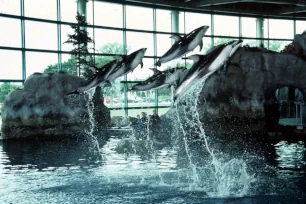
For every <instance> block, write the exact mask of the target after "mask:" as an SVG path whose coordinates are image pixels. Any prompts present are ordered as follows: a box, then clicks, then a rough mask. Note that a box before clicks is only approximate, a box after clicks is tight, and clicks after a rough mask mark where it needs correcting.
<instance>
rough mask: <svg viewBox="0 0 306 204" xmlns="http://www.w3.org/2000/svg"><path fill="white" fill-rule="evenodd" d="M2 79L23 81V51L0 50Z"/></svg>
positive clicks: (0, 73) (0, 76) (0, 77)
mask: <svg viewBox="0 0 306 204" xmlns="http://www.w3.org/2000/svg"><path fill="white" fill-rule="evenodd" d="M0 62H1V68H0V79H15V80H18V79H22V56H21V51H12V50H0Z"/></svg>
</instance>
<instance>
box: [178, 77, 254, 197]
mask: <svg viewBox="0 0 306 204" xmlns="http://www.w3.org/2000/svg"><path fill="white" fill-rule="evenodd" d="M204 85H205V80H202V81H201V82H199V83H197V84H196V85H195V87H193V88H192V89H191V90H190V91H189V92H188V93H186V95H185V96H184V98H182V99H181V102H180V103H182V104H183V105H181V106H180V109H178V107H177V106H176V107H175V110H176V116H177V119H178V123H179V126H180V129H181V132H182V136H183V141H184V142H183V145H184V147H185V151H186V155H187V157H188V160H189V168H190V170H191V172H189V173H191V175H190V177H191V181H192V182H191V183H190V184H189V188H188V190H193V191H194V190H204V191H205V192H206V193H207V194H208V195H209V196H212V197H228V196H234V197H241V196H245V195H246V194H247V193H248V191H249V189H250V187H251V184H252V183H253V182H254V181H255V176H254V175H249V173H248V172H247V164H246V162H245V161H244V160H242V159H238V158H231V159H228V160H226V159H225V157H224V155H222V154H218V152H216V151H214V150H213V149H211V145H209V140H208V138H207V136H206V134H205V130H204V127H203V125H202V122H201V121H200V116H199V112H198V104H199V98H200V97H199V96H200V93H201V90H202V88H203V87H204ZM187 131H188V132H187ZM190 133H191V134H196V135H198V136H199V137H198V139H197V141H193V142H197V146H198V147H199V148H204V150H205V151H206V152H207V153H208V160H206V162H207V165H205V166H200V165H199V164H198V166H197V163H198V161H197V159H199V158H197V157H196V156H194V155H193V152H192V150H191V147H190V144H189V143H190V142H188V138H190V137H192V135H190ZM201 150H202V149H201ZM202 165H203V164H202Z"/></svg>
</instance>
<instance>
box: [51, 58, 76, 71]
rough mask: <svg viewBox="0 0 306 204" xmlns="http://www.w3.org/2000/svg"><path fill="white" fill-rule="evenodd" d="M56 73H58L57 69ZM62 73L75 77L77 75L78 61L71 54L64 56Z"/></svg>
mask: <svg viewBox="0 0 306 204" xmlns="http://www.w3.org/2000/svg"><path fill="white" fill-rule="evenodd" d="M54 71H57V67H56V70H54ZM62 71H64V72H67V73H69V74H71V75H74V76H76V75H77V68H76V60H75V58H74V57H73V56H71V55H70V54H62Z"/></svg>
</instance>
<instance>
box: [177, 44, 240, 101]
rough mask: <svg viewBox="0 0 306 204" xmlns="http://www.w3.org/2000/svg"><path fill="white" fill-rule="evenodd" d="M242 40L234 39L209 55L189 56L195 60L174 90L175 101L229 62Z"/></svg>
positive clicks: (216, 48)
mask: <svg viewBox="0 0 306 204" xmlns="http://www.w3.org/2000/svg"><path fill="white" fill-rule="evenodd" d="M241 44H242V40H233V41H231V42H228V43H226V44H223V45H219V46H217V47H215V48H214V49H212V50H211V51H210V52H209V53H208V54H207V55H192V56H190V57H188V58H189V59H192V60H193V61H194V64H193V65H192V67H191V68H190V69H189V71H188V73H187V75H186V76H185V78H184V79H183V81H182V83H181V84H180V85H179V86H178V87H177V89H176V90H175V92H174V97H173V102H174V104H177V102H178V101H179V100H178V99H179V98H180V97H182V96H183V95H184V94H185V93H186V91H187V90H188V89H189V88H190V87H191V86H192V85H193V84H195V83H196V82H198V81H199V80H200V79H206V78H207V77H209V76H210V75H211V74H212V73H214V72H215V71H216V70H218V69H219V68H220V67H222V66H223V65H225V63H227V62H228V60H229V58H230V57H231V56H232V55H233V54H234V53H235V52H236V51H237V49H238V48H239V47H240V46H241Z"/></svg>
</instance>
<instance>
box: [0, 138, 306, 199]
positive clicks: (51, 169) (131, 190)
mask: <svg viewBox="0 0 306 204" xmlns="http://www.w3.org/2000/svg"><path fill="white" fill-rule="evenodd" d="M120 140H121V138H118V137H115V136H113V137H111V138H110V139H109V140H108V141H106V142H105V143H104V144H101V145H100V146H101V147H102V146H103V148H102V151H101V152H102V155H96V154H94V153H93V152H92V149H91V148H90V147H89V146H88V145H87V143H86V142H80V141H72V140H64V141H48V142H42V141H32V142H26V141H5V142H4V141H3V142H2V143H0V203H14V204H15V203H31V204H33V203H305V202H306V144H305V142H303V141H291V142H290V141H274V142H272V141H271V143H270V144H269V145H270V146H271V148H267V149H266V152H265V153H264V155H265V156H264V157H263V156H258V157H257V156H256V155H255V154H253V155H252V154H250V155H252V156H249V158H248V159H247V160H245V161H242V160H239V159H236V158H231V159H230V160H227V162H224V163H220V164H219V167H220V169H222V171H219V174H218V175H217V174H215V173H216V172H214V171H212V170H211V169H210V167H209V166H204V167H196V173H195V172H194V171H192V168H189V167H182V166H180V165H179V164H178V162H177V161H178V160H179V158H178V157H179V154H178V153H179V151H182V150H180V149H175V148H170V147H165V148H163V149H161V150H158V151H156V154H154V156H153V157H144V156H143V155H137V154H131V153H125V154H118V153H116V151H115V147H116V145H117V143H118V142H119V141H120ZM219 161H220V160H219ZM212 172H214V173H212ZM195 174H196V178H197V182H195ZM216 175H217V176H216ZM214 176H216V178H213V177H214ZM214 179H217V180H218V183H217V184H216V183H213V180H214ZM240 185H241V186H242V187H240ZM236 188H237V189H236Z"/></svg>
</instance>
